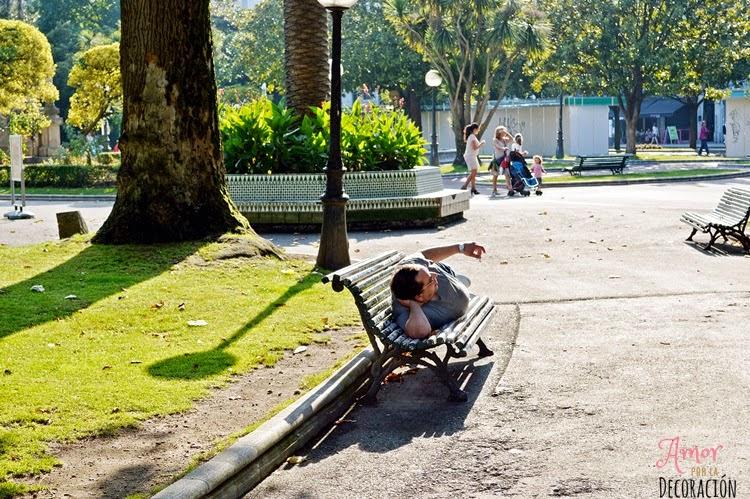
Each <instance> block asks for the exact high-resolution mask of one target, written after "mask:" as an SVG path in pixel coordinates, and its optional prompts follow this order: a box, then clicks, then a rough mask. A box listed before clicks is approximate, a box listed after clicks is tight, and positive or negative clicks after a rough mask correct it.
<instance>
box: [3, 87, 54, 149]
mask: <svg viewBox="0 0 750 499" xmlns="http://www.w3.org/2000/svg"><path fill="white" fill-rule="evenodd" d="M50 124H51V121H50V119H49V117H48V116H47V115H46V114H45V113H44V106H43V105H42V104H41V103H40V102H39V101H38V100H37V99H28V100H27V101H26V104H25V105H24V106H23V107H22V108H19V109H15V110H14V111H13V112H12V113H11V115H10V119H9V120H8V131H9V132H10V133H12V134H18V135H23V136H24V137H29V138H30V139H31V143H32V150H36V141H37V138H38V136H39V133H41V131H42V130H44V129H45V128H47V127H48V126H50Z"/></svg>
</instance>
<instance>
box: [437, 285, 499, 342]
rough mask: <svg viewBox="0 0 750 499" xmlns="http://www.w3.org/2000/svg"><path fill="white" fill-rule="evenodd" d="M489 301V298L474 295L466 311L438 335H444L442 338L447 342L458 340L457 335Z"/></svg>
mask: <svg viewBox="0 0 750 499" xmlns="http://www.w3.org/2000/svg"><path fill="white" fill-rule="evenodd" d="M488 301H489V298H483V297H479V296H475V297H473V298H472V300H471V301H470V302H469V306H468V307H467V309H466V313H465V314H464V315H463V316H461V317H459V318H458V319H456V320H455V321H453V322H451V323H450V324H447V325H446V326H445V327H444V328H443V329H441V330H440V332H439V333H438V336H442V339H443V341H444V342H445V343H453V342H454V341H455V340H456V337H458V335H459V334H460V333H461V332H462V331H463V330H464V329H465V328H466V327H467V326H468V325H469V323H470V322H471V321H472V319H473V318H474V316H475V315H476V314H477V313H478V312H479V311H480V310H481V308H482V307H483V306H484V305H485V303H487V302H488Z"/></svg>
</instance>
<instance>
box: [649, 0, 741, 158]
mask: <svg viewBox="0 0 750 499" xmlns="http://www.w3.org/2000/svg"><path fill="white" fill-rule="evenodd" d="M676 31H677V33H679V35H678V36H673V37H671V38H670V39H669V40H667V44H666V46H665V47H664V50H663V54H664V58H665V62H666V64H665V67H664V68H663V69H662V70H660V71H659V72H658V73H657V82H656V88H655V92H656V93H657V94H661V95H671V96H672V97H673V98H674V99H676V100H678V101H680V102H682V103H683V104H685V105H686V106H687V107H688V110H689V115H690V132H689V138H690V147H691V148H695V146H696V138H697V130H698V119H697V112H698V106H700V105H701V103H703V101H704V100H705V99H710V100H718V99H722V98H724V97H725V96H726V89H727V88H728V87H729V86H730V85H731V84H739V82H741V81H743V80H746V79H747V78H748V74H749V73H750V70H748V66H749V65H750V14H748V10H747V5H744V6H743V5H742V3H741V2H736V1H735V0H711V1H706V2H702V3H700V4H699V5H698V6H697V7H696V8H695V10H693V11H692V12H691V14H690V15H689V16H687V17H685V18H682V19H680V20H679V21H678V26H677V28H676Z"/></svg>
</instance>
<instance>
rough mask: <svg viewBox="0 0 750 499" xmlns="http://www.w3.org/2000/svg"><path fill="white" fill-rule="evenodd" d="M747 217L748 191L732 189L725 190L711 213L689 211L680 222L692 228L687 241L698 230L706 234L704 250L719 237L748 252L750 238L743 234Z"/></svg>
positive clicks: (749, 192)
mask: <svg viewBox="0 0 750 499" xmlns="http://www.w3.org/2000/svg"><path fill="white" fill-rule="evenodd" d="M748 217H750V190H748V189H740V188H737V187H733V188H730V189H727V191H726V192H725V193H724V195H723V196H722V197H721V199H720V200H719V205H718V206H717V207H716V208H715V209H714V211H712V212H711V213H694V212H692V211H689V212H687V213H683V214H682V217H680V220H681V221H682V222H685V223H686V224H688V225H690V226H691V227H692V228H693V231H692V232H691V233H690V236H689V237H688V238H687V240H688V241H692V240H693V236H694V235H695V233H696V232H698V231H699V230H700V231H701V232H703V233H704V234H706V233H707V234H708V236H709V238H710V239H709V241H708V243H707V244H706V245H705V246H704V249H709V248H711V246H713V244H714V243H715V242H716V240H717V239H718V238H719V236H721V237H723V238H724V241H727V238H728V237H731V238H733V239H736V240H737V241H739V242H740V243H741V244H742V248H743V249H744V250H745V251H747V252H750V237H748V235H747V234H745V228H746V227H747V220H748Z"/></svg>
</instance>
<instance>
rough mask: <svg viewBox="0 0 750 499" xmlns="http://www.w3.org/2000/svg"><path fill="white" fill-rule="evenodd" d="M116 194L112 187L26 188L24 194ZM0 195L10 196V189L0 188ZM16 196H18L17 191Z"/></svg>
mask: <svg viewBox="0 0 750 499" xmlns="http://www.w3.org/2000/svg"><path fill="white" fill-rule="evenodd" d="M116 193H117V189H116V188H114V187H27V188H26V194H65V195H68V194H70V195H76V196H80V195H89V196H102V195H107V194H111V195H114V194H116ZM0 194H10V187H2V188H0ZM16 194H17V195H20V193H19V192H18V189H16Z"/></svg>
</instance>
